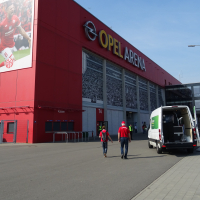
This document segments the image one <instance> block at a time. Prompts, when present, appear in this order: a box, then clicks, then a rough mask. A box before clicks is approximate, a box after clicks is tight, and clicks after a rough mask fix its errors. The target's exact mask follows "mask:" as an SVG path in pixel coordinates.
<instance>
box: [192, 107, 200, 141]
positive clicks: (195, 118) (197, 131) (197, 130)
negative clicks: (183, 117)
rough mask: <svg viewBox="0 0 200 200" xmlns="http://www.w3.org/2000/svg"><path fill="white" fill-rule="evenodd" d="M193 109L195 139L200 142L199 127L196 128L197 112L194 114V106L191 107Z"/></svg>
mask: <svg viewBox="0 0 200 200" xmlns="http://www.w3.org/2000/svg"><path fill="white" fill-rule="evenodd" d="M193 111H194V126H195V129H196V134H197V141H198V142H200V139H199V129H198V121H197V114H196V108H195V106H194V107H193Z"/></svg>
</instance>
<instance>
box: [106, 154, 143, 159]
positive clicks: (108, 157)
mask: <svg viewBox="0 0 200 200" xmlns="http://www.w3.org/2000/svg"><path fill="white" fill-rule="evenodd" d="M139 155H140V154H138V155H128V156H139ZM107 158H121V155H119V156H107Z"/></svg>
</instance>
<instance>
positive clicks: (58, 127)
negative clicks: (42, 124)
mask: <svg viewBox="0 0 200 200" xmlns="http://www.w3.org/2000/svg"><path fill="white" fill-rule="evenodd" d="M53 131H60V122H53Z"/></svg>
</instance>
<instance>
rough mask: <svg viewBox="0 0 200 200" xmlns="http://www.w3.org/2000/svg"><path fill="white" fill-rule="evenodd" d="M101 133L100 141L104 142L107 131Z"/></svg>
mask: <svg viewBox="0 0 200 200" xmlns="http://www.w3.org/2000/svg"><path fill="white" fill-rule="evenodd" d="M101 133H102V137H101V138H102V140H103V142H106V133H107V131H106V132H103V131H101Z"/></svg>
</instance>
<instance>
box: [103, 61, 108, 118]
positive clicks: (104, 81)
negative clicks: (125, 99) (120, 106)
mask: <svg viewBox="0 0 200 200" xmlns="http://www.w3.org/2000/svg"><path fill="white" fill-rule="evenodd" d="M103 108H104V121H108V118H107V89H106V60H105V59H104V60H103Z"/></svg>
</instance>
